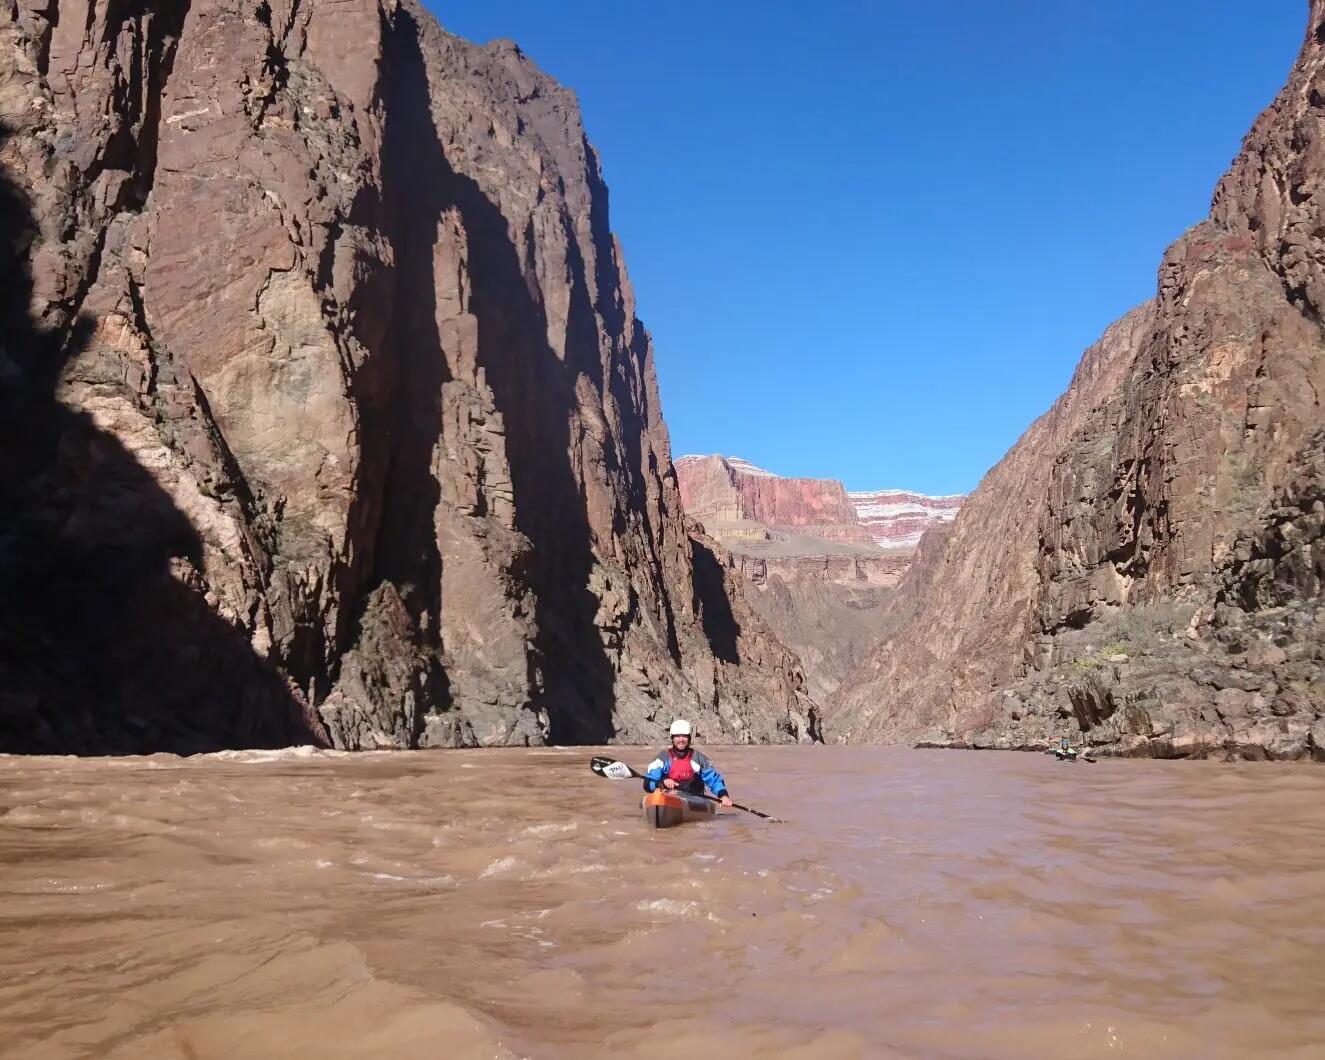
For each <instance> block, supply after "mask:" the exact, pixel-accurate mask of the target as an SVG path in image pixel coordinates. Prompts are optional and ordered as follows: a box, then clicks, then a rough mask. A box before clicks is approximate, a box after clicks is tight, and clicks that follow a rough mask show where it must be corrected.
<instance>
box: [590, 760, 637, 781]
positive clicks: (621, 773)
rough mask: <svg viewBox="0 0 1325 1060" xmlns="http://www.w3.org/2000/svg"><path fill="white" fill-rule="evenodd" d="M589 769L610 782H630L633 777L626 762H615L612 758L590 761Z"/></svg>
mask: <svg viewBox="0 0 1325 1060" xmlns="http://www.w3.org/2000/svg"><path fill="white" fill-rule="evenodd" d="M589 768H590V769H592V770H593V771H594V772H595V773H597V774H598V775H599V776H600V777H606V778H607V779H608V780H629V779H630V778H631V776H632V775H633V774H632V773H631V770H630V766H628V765H626V763H625V762H613V761H612V759H610V758H593V759H590V761H589Z"/></svg>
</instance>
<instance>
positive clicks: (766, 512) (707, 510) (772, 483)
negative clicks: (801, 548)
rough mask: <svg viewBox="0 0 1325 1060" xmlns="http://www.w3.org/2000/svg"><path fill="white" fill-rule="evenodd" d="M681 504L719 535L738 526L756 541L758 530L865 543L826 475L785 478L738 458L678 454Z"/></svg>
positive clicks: (841, 492) (838, 487) (842, 492)
mask: <svg viewBox="0 0 1325 1060" xmlns="http://www.w3.org/2000/svg"><path fill="white" fill-rule="evenodd" d="M676 473H677V477H678V480H679V482H680V487H681V503H682V505H684V507H685V510H686V512H687V514H689V515H690V516H691V517H692V518H694V519H698V520H699V521H700V522H702V523H703V524H704V525H705V526H706V527H708V528H710V530H721V536H723V537H736V536H739V534H740V531H741V530H742V529H743V526H742V524H749V523H754V524H757V526H756V527H749V528H748V529H750V530H751V531H752V533H753V534H754V535H755V538H756V539H757V535H758V534H759V533H761V532H763V531H772V532H773V533H774V534H780V535H782V536H790V535H803V536H806V537H814V538H819V539H821V540H824V541H849V542H855V543H857V544H862V545H868V544H870V543H872V541H873V538H872V537H871V535H870V534H869V532H868V531H867V530H865V528H864V527H863V526H862V525H861V523H860V520H859V518H858V517H857V515H856V509H855V506H854V505H853V504H852V503H851V500H850V499H849V498H848V497H847V491H846V489H845V488H844V487H843V486H842V483H840V482H838V481H837V480H836V479H830V478H785V477H783V476H782V475H775V474H773V473H772V472H771V471H765V470H763V469H762V468H758V467H755V466H754V465H753V464H751V463H750V462H749V461H747V460H742V459H740V458H739V457H732V458H728V457H724V456H718V455H714V456H683V457H679V458H678V459H677V461H676Z"/></svg>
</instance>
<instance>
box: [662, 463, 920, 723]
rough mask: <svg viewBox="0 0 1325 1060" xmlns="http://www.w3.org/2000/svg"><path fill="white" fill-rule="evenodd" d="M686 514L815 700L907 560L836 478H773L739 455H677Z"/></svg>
mask: <svg viewBox="0 0 1325 1060" xmlns="http://www.w3.org/2000/svg"><path fill="white" fill-rule="evenodd" d="M676 472H677V480H678V482H679V484H680V490H681V499H682V502H683V504H684V505H685V507H686V513H687V514H688V515H690V516H691V517H692V518H694V519H697V520H699V521H700V522H701V523H702V524H703V526H704V528H705V531H706V532H707V533H708V534H710V535H711V536H712V537H713V538H714V539H716V541H717V543H718V545H719V546H720V556H721V560H722V562H723V563H724V565H725V566H726V567H727V568H728V569H729V570H731V571H732V572H734V573H735V574H736V575H737V576H738V578H739V581H740V583H741V584H743V585H744V587H745V595H746V598H747V599H748V601H749V603H750V605H751V606H752V607H753V608H754V610H755V611H756V612H758V613H759V615H760V616H761V617H762V618H763V619H764V620H765V621H766V622H767V623H768V625H769V626H770V627H771V628H772V629H773V631H774V632H775V633H776V634H777V637H778V639H779V640H780V641H781V642H782V643H783V644H786V645H787V646H788V647H789V648H791V649H792V650H793V651H795V652H796V653H797V655H799V657H800V660H801V663H802V665H803V666H804V669H805V674H806V678H807V681H808V687H809V692H810V696H811V697H812V698H813V699H815V700H816V701H817V702H824V701H825V700H827V698H828V697H829V696H831V695H832V694H833V693H834V692H835V691H836V690H837V686H838V684H839V682H840V681H841V680H842V678H843V677H845V676H846V675H847V674H848V673H850V672H851V671H852V670H853V669H854V668H855V667H856V666H857V665H858V664H859V663H860V662H862V661H863V660H864V658H865V654H866V652H867V650H868V649H869V648H870V647H871V646H872V645H873V644H874V643H875V642H876V640H877V635H876V624H877V622H878V616H879V609H880V608H881V607H882V605H883V602H884V600H886V599H887V597H888V593H889V591H890V590H891V589H892V587H893V586H894V585H896V584H897V582H898V581H899V580H900V579H901V577H902V574H903V572H904V571H905V570H906V568H907V565H908V564H909V562H910V552H909V550H907V549H900V550H898V549H894V550H888V551H885V550H883V549H881V548H880V547H879V546H878V545H876V544H875V541H874V536H873V534H871V532H870V531H869V530H867V529H866V528H865V527H864V526H863V525H862V524H861V522H860V519H859V517H858V515H857V511H856V506H855V505H853V504H852V503H851V501H850V499H849V498H848V496H847V492H846V490H845V489H844V488H843V486H842V483H840V482H838V481H836V480H835V479H805V478H782V477H780V476H778V475H774V474H773V473H772V472H769V471H764V470H763V469H761V468H758V467H755V466H754V465H753V464H751V463H749V462H748V461H745V460H741V459H740V458H738V457H723V456H683V457H681V458H679V459H678V460H677V462H676Z"/></svg>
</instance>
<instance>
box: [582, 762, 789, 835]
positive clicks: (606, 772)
mask: <svg viewBox="0 0 1325 1060" xmlns="http://www.w3.org/2000/svg"><path fill="white" fill-rule="evenodd" d="M589 768H590V769H592V770H593V771H594V772H595V773H597V774H598V775H599V776H600V777H606V778H607V779H608V780H629V779H630V778H631V777H634V778H635V779H636V780H648V779H649V778H648V777H646V776H645V775H644V774H643V773H637V772H635V770H633V769H631V768H630V766H628V765H626V763H625V762H615V761H613V760H612V759H610V758H591V759H589ZM686 794H687V795H698V796H699V797H700V798H701V799H708V801H709V802H722V800H721V799H718V798H714V797H713V796H712V795H710V794H708V792H704V791H700V792H694V791H690V792H686ZM732 806H733V807H734V808H735V809H738V810H744V811H745V812H746V813H752V814H754V815H755V816H756V817H762V818H763V819H764V820H766V821H776V822H777V823H778V824H786V821H784V820H782V818H781V817H774V816H773V815H772V814H771V813H764V812H763V811H762V810H756V809H754V807H752V806H742V805H741V804H740V803H739V802H733V803H732Z"/></svg>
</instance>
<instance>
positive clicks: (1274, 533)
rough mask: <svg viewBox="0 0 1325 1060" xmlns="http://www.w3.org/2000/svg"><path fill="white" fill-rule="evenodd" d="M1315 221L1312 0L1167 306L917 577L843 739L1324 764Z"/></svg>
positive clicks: (1012, 458)
mask: <svg viewBox="0 0 1325 1060" xmlns="http://www.w3.org/2000/svg"><path fill="white" fill-rule="evenodd" d="M1322 232H1325V0H1315V2H1313V3H1312V5H1311V10H1310V23H1309V26H1308V32H1307V37H1306V43H1305V45H1304V47H1303V50H1302V53H1301V56H1300V58H1299V60H1298V62H1297V64H1296V65H1295V67H1294V69H1293V71H1292V74H1291V76H1290V78H1289V81H1288V84H1287V86H1286V88H1285V89H1284V91H1283V92H1282V93H1281V94H1280V96H1279V97H1278V99H1277V100H1276V101H1275V102H1274V103H1273V104H1272V105H1271V106H1270V108H1269V109H1268V110H1267V111H1266V112H1265V113H1264V114H1263V115H1262V116H1261V117H1260V118H1259V119H1258V120H1257V122H1256V125H1255V126H1254V127H1253V129H1252V131H1251V133H1250V134H1249V135H1248V137H1247V139H1246V141H1245V143H1244V145H1243V149H1242V152H1241V154H1240V155H1239V157H1238V158H1237V160H1236V161H1235V163H1234V165H1233V168H1232V170H1231V171H1230V172H1229V173H1228V175H1227V176H1225V177H1224V179H1223V180H1222V181H1221V182H1220V184H1219V187H1218V189H1217V190H1216V192H1215V196H1214V202H1213V206H1212V210H1211V215H1210V217H1209V218H1208V219H1206V220H1205V221H1202V222H1201V223H1200V224H1198V225H1197V226H1195V227H1194V228H1192V229H1191V230H1190V231H1188V232H1187V233H1186V234H1185V235H1184V236H1183V237H1182V238H1181V239H1180V240H1178V242H1177V243H1175V244H1174V245H1173V246H1172V247H1171V248H1170V249H1169V251H1168V253H1167V254H1166V255H1165V258H1164V262H1163V264H1162V266H1161V268H1160V277H1159V291H1158V295H1157V298H1156V300H1155V302H1154V304H1153V305H1147V306H1144V307H1142V308H1141V309H1139V310H1137V311H1135V312H1134V313H1132V314H1131V315H1129V316H1128V317H1127V318H1125V319H1124V320H1123V321H1122V322H1120V323H1119V324H1117V325H1115V326H1114V327H1113V328H1112V329H1110V331H1109V332H1108V333H1107V334H1106V335H1105V337H1104V338H1103V339H1102V340H1101V342H1100V343H1099V344H1098V345H1097V346H1095V347H1093V348H1092V349H1091V350H1090V351H1088V352H1087V354H1086V356H1085V358H1084V359H1083V361H1082V364H1081V367H1080V368H1079V369H1078V371H1077V375H1076V378H1075V379H1074V380H1073V383H1072V386H1071V388H1070V389H1069V391H1068V393H1067V394H1065V395H1064V396H1063V398H1061V399H1060V400H1059V402H1058V403H1057V404H1056V405H1055V406H1054V408H1053V409H1052V410H1051V411H1050V412H1049V413H1048V414H1047V415H1046V416H1045V417H1043V418H1042V419H1041V420H1039V421H1037V423H1036V424H1035V425H1034V426H1033V427H1032V428H1031V429H1030V430H1029V431H1028V432H1027V433H1026V435H1025V436H1024V437H1023V438H1022V440H1021V441H1020V442H1019V443H1018V444H1017V446H1016V447H1015V448H1014V449H1013V450H1012V451H1011V452H1010V453H1009V454H1008V456H1007V457H1006V458H1005V459H1004V460H1003V461H1002V462H1001V463H1000V464H999V465H998V466H997V467H995V468H994V469H993V470H992V471H991V472H990V473H989V475H988V476H986V478H985V480H984V482H983V483H982V484H981V486H980V488H979V490H977V491H976V493H975V494H974V495H973V496H972V497H971V498H970V500H969V501H968V502H967V504H966V505H965V507H964V508H963V509H962V512H961V514H960V515H959V516H958V518H957V520H956V522H955V524H954V526H953V528H952V531H951V533H950V534H948V535H947V536H946V538H945V539H944V541H943V542H942V545H941V547H940V546H939V543H938V542H935V547H934V548H933V549H932V550H930V554H929V555H927V556H925V557H924V558H923V560H922V561H920V562H917V564H916V565H915V566H914V567H913V568H912V569H911V570H910V571H909V572H908V574H907V576H906V579H905V580H904V582H903V585H902V586H901V587H900V588H899V590H898V592H897V593H896V595H895V596H894V598H893V602H892V603H890V605H889V610H890V613H889V614H887V615H885V623H884V624H885V627H886V629H887V633H888V639H887V640H886V641H885V642H884V643H883V644H882V645H881V647H880V648H879V649H878V650H877V651H876V652H875V653H874V654H873V655H872V656H871V658H870V659H869V660H868V661H867V663H866V664H865V665H864V666H862V667H861V668H860V669H859V670H858V671H857V672H856V673H855V674H854V675H853V676H852V678H851V679H850V680H849V681H848V682H847V684H846V685H845V686H844V688H843V689H842V691H841V693H840V695H839V697H838V699H837V701H836V702H835V703H834V705H833V710H832V712H831V715H830V718H829V720H828V726H829V730H830V733H831V735H832V736H834V737H835V738H837V739H850V740H913V739H916V738H918V737H922V736H924V737H925V738H926V739H927V742H930V743H936V744H955V745H970V746H995V747H1035V746H1043V742H1042V741H1043V740H1044V739H1045V738H1046V737H1048V736H1050V735H1056V734H1059V733H1065V734H1068V735H1074V736H1078V737H1079V738H1081V739H1083V740H1084V741H1085V742H1086V743H1087V744H1091V745H1094V746H1095V747H1096V748H1097V750H1098V751H1099V752H1100V753H1113V754H1135V755H1163V756H1170V755H1194V756H1197V755H1209V754H1218V755H1231V756H1241V757H1252V758H1255V757H1274V758H1299V757H1305V756H1313V755H1314V756H1315V757H1318V758H1325V724H1322V720H1321V719H1322V715H1325V606H1323V600H1322V585H1323V584H1325V543H1322V530H1323V529H1325V503H1323V501H1322V496H1323V494H1322V487H1323V484H1325V455H1323V453H1322V447H1323V445H1325V409H1322V404H1321V398H1322V395H1323V394H1325V330H1323V329H1322V324H1321V320H1322V314H1323V313H1325V238H1323V237H1322V235H1321V233H1322ZM926 544H928V539H926ZM925 551H926V548H925V545H922V553H924V552H925ZM931 730H934V731H931Z"/></svg>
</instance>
